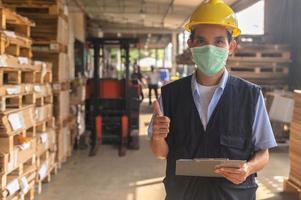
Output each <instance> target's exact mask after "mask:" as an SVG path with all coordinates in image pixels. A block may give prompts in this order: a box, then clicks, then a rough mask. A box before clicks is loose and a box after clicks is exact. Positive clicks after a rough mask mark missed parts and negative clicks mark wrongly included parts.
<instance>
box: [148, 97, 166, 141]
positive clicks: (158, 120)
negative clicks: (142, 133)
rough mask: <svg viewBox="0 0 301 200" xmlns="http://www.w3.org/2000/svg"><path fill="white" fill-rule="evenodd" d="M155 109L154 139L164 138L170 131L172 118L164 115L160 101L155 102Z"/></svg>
mask: <svg viewBox="0 0 301 200" xmlns="http://www.w3.org/2000/svg"><path fill="white" fill-rule="evenodd" d="M153 109H154V118H153V125H152V128H153V135H152V138H153V139H154V140H162V139H164V138H166V137H167V135H168V133H169V125H170V119H169V118H168V117H166V116H163V113H162V111H161V109H160V105H159V102H158V101H155V102H154V103H153Z"/></svg>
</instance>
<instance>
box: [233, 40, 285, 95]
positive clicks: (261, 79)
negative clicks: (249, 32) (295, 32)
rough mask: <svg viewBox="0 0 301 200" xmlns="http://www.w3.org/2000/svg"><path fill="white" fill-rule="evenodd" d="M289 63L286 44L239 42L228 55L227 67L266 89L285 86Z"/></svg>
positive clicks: (237, 74) (236, 74)
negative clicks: (235, 48) (231, 53)
mask: <svg viewBox="0 0 301 200" xmlns="http://www.w3.org/2000/svg"><path fill="white" fill-rule="evenodd" d="M290 63H291V59H290V49H289V46H288V45H274V44H253V43H250V44H248V43H241V44H239V45H238V47H237V50H236V51H235V53H234V54H233V55H232V56H230V58H229V60H228V63H227V68H228V69H229V70H230V71H231V74H233V75H235V76H239V77H241V78H244V79H247V80H249V81H251V82H254V83H256V84H258V85H261V86H263V87H264V88H266V89H283V88H285V86H287V85H288V84H287V83H288V81H287V78H288V74H289V66H290Z"/></svg>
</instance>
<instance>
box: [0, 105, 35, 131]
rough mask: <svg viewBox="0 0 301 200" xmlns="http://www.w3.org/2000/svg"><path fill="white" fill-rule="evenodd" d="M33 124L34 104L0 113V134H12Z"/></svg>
mask: <svg viewBox="0 0 301 200" xmlns="http://www.w3.org/2000/svg"><path fill="white" fill-rule="evenodd" d="M33 125H34V106H27V107H23V108H21V109H18V110H14V111H6V112H3V113H0V136H13V135H15V134H18V133H20V132H22V131H24V130H27V129H29V128H31V127H33Z"/></svg>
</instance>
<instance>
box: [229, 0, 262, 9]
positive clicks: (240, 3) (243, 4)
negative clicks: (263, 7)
mask: <svg viewBox="0 0 301 200" xmlns="http://www.w3.org/2000/svg"><path fill="white" fill-rule="evenodd" d="M258 1H260V0H237V1H236V2H235V3H233V4H232V5H231V7H232V8H233V10H234V11H235V12H239V11H241V10H244V9H246V8H248V7H250V6H252V5H253V4H255V3H257V2H258Z"/></svg>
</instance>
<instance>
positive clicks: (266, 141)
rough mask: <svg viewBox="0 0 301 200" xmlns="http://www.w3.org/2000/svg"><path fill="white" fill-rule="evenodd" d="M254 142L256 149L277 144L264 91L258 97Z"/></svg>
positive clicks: (268, 147) (267, 147) (263, 148)
mask: <svg viewBox="0 0 301 200" xmlns="http://www.w3.org/2000/svg"><path fill="white" fill-rule="evenodd" d="M253 142H254V144H255V151H259V150H265V149H270V148H273V147H276V146H277V143H276V140H275V137H274V133H273V130H272V126H271V123H270V120H269V116H268V113H267V110H266V106H265V102H264V97H263V94H262V92H260V95H259V97H258V101H257V104H256V111H255V119H254V122H253Z"/></svg>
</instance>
